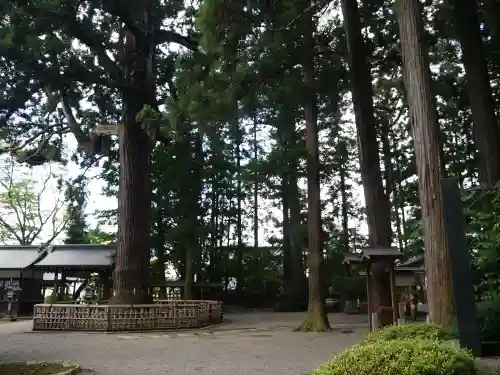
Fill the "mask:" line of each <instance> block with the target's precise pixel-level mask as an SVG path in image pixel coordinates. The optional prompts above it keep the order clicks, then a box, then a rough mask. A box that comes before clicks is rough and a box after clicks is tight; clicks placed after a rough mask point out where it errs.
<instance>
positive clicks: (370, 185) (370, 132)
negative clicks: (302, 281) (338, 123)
mask: <svg viewBox="0 0 500 375" xmlns="http://www.w3.org/2000/svg"><path fill="white" fill-rule="evenodd" d="M342 13H343V16H344V27H345V31H346V36H347V50H348V54H349V68H350V73H351V74H350V77H351V84H352V100H353V104H354V114H355V118H356V129H357V133H358V142H359V144H358V147H359V158H360V160H359V164H360V169H361V181H362V183H363V191H364V193H365V202H366V216H367V219H368V231H369V239H370V245H371V246H374V247H390V246H391V218H390V207H389V198H388V197H387V195H386V194H385V192H384V187H383V184H382V172H381V170H380V157H379V148H378V141H377V130H376V128H375V115H374V111H373V88H372V83H371V82H372V78H371V74H370V67H369V64H368V60H367V56H366V51H365V42H364V40H363V36H362V34H361V22H360V18H359V11H358V3H357V0H342ZM385 268H386V267H382V266H380V265H374V266H373V267H372V275H373V282H372V285H373V290H372V303H373V305H372V307H373V309H374V310H380V311H383V312H384V313H381V316H380V323H381V324H382V325H388V324H392V313H390V311H389V310H386V309H381V307H387V306H392V300H391V287H390V285H391V284H390V277H389V274H388V272H387V271H386V270H385Z"/></svg>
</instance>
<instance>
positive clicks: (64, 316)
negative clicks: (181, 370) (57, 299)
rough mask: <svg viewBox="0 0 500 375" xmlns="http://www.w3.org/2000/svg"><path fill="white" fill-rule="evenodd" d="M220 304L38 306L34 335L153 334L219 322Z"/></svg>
mask: <svg viewBox="0 0 500 375" xmlns="http://www.w3.org/2000/svg"><path fill="white" fill-rule="evenodd" d="M222 319H223V314H222V302H219V301H203V300H200V301H180V300H179V301H177V300H172V301H170V300H168V301H167V300H160V301H157V303H156V304H151V305H76V304H39V305H35V308H34V314H33V330H34V331H103V332H119V331H154V330H172V329H188V328H198V327H204V326H208V325H212V324H216V323H220V322H222Z"/></svg>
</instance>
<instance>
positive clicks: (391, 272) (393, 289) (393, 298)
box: [389, 263, 399, 324]
mask: <svg viewBox="0 0 500 375" xmlns="http://www.w3.org/2000/svg"><path fill="white" fill-rule="evenodd" d="M389 277H390V279H391V302H392V324H397V322H398V315H399V314H398V312H399V311H398V309H399V306H398V303H397V301H396V278H395V276H394V264H392V263H391V264H389Z"/></svg>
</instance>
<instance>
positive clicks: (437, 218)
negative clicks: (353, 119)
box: [395, 0, 453, 327]
mask: <svg viewBox="0 0 500 375" xmlns="http://www.w3.org/2000/svg"><path fill="white" fill-rule="evenodd" d="M395 10H396V15H397V19H398V24H399V35H400V38H401V51H402V55H403V71H404V78H405V86H406V91H407V96H408V106H409V110H410V115H411V119H412V123H413V137H414V143H415V155H416V161H417V171H418V178H419V194H420V203H421V206H422V227H423V232H424V245H425V269H426V276H427V297H428V301H429V318H430V321H431V323H436V324H440V325H442V326H444V327H449V326H451V324H452V310H453V303H452V290H451V270H450V266H449V264H450V262H449V259H448V258H449V257H448V252H447V249H446V234H445V231H444V224H443V200H442V196H441V177H442V175H441V163H440V152H439V134H438V126H437V113H436V103H435V98H434V96H433V94H432V87H431V86H432V81H431V73H430V68H429V57H428V52H427V47H426V46H425V44H424V40H425V36H424V32H423V30H424V27H423V21H422V19H421V14H422V9H421V7H420V3H419V1H418V0H398V2H397V3H396V6H395Z"/></svg>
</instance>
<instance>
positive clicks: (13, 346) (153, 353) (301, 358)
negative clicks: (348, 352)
mask: <svg viewBox="0 0 500 375" xmlns="http://www.w3.org/2000/svg"><path fill="white" fill-rule="evenodd" d="M302 317H303V314H295V313H271V312H252V313H239V314H227V315H225V319H226V318H227V319H226V322H225V323H223V324H221V325H219V326H217V327H212V328H208V329H202V330H196V331H183V332H178V333H174V332H170V333H158V332H156V333H121V334H100V333H33V332H29V331H30V329H31V321H20V322H15V323H8V324H2V325H1V326H0V361H21V360H69V361H74V362H76V363H78V364H80V365H82V367H84V368H86V369H88V370H89V372H88V373H89V374H90V373H92V374H99V375H142V374H150V375H157V374H158V375H159V374H162V375H163V374H169V375H186V374H200V375H209V374H213V375H226V374H227V375H243V374H245V375H254V374H266V375H267V374H269V375H271V374H290V375H295V374H298V375H304V374H310V373H311V370H312V369H313V368H314V367H316V366H318V365H319V364H321V363H322V362H324V361H326V360H328V358H330V357H331V355H332V353H334V352H338V351H341V350H343V349H345V348H346V347H349V346H351V345H353V344H354V343H356V342H357V341H358V340H359V339H360V337H361V336H362V335H363V334H364V333H365V332H366V331H367V321H366V318H365V316H359V315H358V316H347V315H344V314H333V315H330V317H329V318H330V324H331V325H332V327H333V331H332V332H330V333H322V334H316V333H296V332H292V328H293V327H295V326H297V325H298V324H299V323H300V321H301V318H302Z"/></svg>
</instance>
